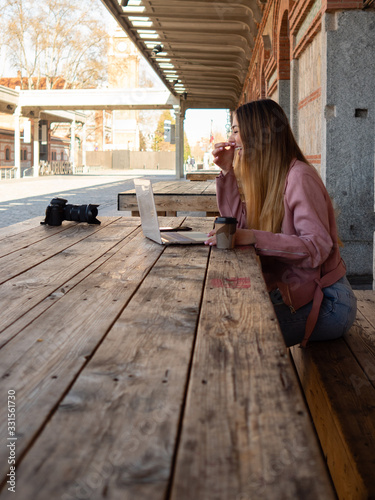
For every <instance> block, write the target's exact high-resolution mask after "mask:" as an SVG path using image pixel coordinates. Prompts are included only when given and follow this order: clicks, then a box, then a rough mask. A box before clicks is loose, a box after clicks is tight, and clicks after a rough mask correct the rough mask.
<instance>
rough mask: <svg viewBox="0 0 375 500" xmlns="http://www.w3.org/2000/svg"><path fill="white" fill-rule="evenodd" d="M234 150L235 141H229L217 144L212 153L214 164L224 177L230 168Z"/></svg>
mask: <svg viewBox="0 0 375 500" xmlns="http://www.w3.org/2000/svg"><path fill="white" fill-rule="evenodd" d="M235 148H236V143H235V141H232V140H229V141H228V142H218V143H217V144H215V148H214V150H213V151H212V155H213V157H214V163H215V165H217V166H218V167H220V168H221V170H222V171H223V174H224V175H226V174H227V173H228V172H229V170H230V169H231V168H232V165H233V158H234V151H235Z"/></svg>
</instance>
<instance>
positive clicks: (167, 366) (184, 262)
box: [17, 219, 212, 500]
mask: <svg viewBox="0 0 375 500" xmlns="http://www.w3.org/2000/svg"><path fill="white" fill-rule="evenodd" d="M197 220H198V219H195V220H194V224H195V225H196V221H197ZM187 223H190V224H191V221H187ZM211 225H212V221H204V225H203V226H202V227H201V228H200V229H201V230H208V228H209V226H211ZM133 241H134V240H133ZM148 245H149V246H151V247H152V248H153V249H154V250H155V249H156V250H157V251H158V252H161V251H163V250H164V253H163V254H162V255H161V257H160V259H159V260H158V261H157V262H156V263H155V265H154V266H153V268H152V270H151V271H150V273H149V274H148V275H147V277H146V278H145V280H144V281H143V283H142V285H141V287H140V288H139V289H138V290H137V292H136V294H135V295H134V296H133V298H132V300H131V301H130V303H129V304H128V306H127V307H126V308H125V310H124V311H123V313H122V314H121V316H120V317H119V318H118V319H117V321H116V322H115V324H114V325H113V328H112V329H111V331H110V332H109V334H108V335H107V336H106V338H105V340H104V341H103V342H102V344H101V345H100V347H99V348H98V349H97V351H96V352H95V354H94V355H93V357H92V359H91V360H90V362H89V363H88V364H87V366H86V367H85V368H84V369H83V371H82V373H81V374H80V376H79V378H78V380H77V381H76V383H75V384H74V385H73V387H72V388H71V390H70V391H69V393H68V394H67V395H66V397H65V399H64V400H63V401H62V402H61V403H60V405H59V407H58V409H57V411H56V413H55V415H54V416H53V417H52V419H51V420H50V422H49V423H48V424H47V426H46V428H45V429H44V431H43V432H42V434H41V435H40V436H39V438H38V440H37V442H36V443H35V444H34V446H33V447H32V449H31V450H30V451H29V453H28V454H27V456H26V457H25V459H24V460H23V461H22V463H21V465H20V466H19V467H18V473H17V474H18V476H17V477H18V480H17V492H18V494H19V495H20V498H30V499H31V498H38V500H44V499H46V500H47V499H48V500H49V499H50V498H64V499H65V500H68V499H70V498H76V497H77V495H78V492H82V491H83V489H84V490H86V492H88V493H87V494H88V495H89V496H88V498H90V499H96V498H103V496H105V497H107V498H110V499H111V500H117V499H118V500H120V499H121V500H126V499H129V500H130V499H131V500H134V499H137V500H140V499H142V498H144V499H151V498H152V499H153V500H159V499H160V500H162V499H164V498H165V496H166V492H167V490H168V484H169V478H170V472H171V466H172V462H173V457H174V447H175V442H176V439H177V434H178V428H179V419H180V412H181V407H182V404H183V400H184V395H185V385H186V379H187V375H188V369H189V363H190V357H191V351H192V345H193V343H194V336H195V329H196V323H197V318H198V314H199V306H200V299H201V293H202V289H203V282H204V278H205V274H206V266H207V259H208V256H209V253H210V248H209V247H206V246H193V247H192V246H176V247H161V246H158V245H157V244H155V243H152V242H149V243H148ZM150 253H151V251H150V250H149V251H148V253H147V255H149V254H150ZM142 254H143V255H141V256H140V259H139V262H143V259H144V258H145V257H146V255H145V254H144V253H143V252H142ZM133 259H135V257H134V255H133ZM112 260H113V259H112ZM116 261H118V259H116ZM137 262H138V259H137ZM115 264H116V263H115V262H113V269H118V266H117V265H115ZM137 265H140V264H137ZM106 267H107V265H106ZM127 267H128V263H127V262H126V261H125V262H123V263H122V268H124V269H127ZM113 278H114V279H116V276H113ZM139 278H140V277H139V276H138V277H137V283H138V281H139ZM129 279H130V278H129ZM111 280H112V276H111ZM102 282H103V280H98V283H102ZM106 284H108V280H107V281H106ZM90 285H91V288H92V286H93V283H92V280H91V281H90ZM85 296H86V297H88V295H87V294H86V295H85ZM100 302H102V301H100ZM60 307H62V305H61V306H60ZM103 310H104V309H103ZM107 315H108V314H106V315H105V316H107ZM108 316H109V315H108ZM111 316H112V317H113V314H112V315H111ZM85 321H89V323H90V324H89V325H87V328H88V329H91V328H92V326H93V325H92V324H91V323H92V322H91V321H90V320H89V319H88V318H85ZM92 335H93V332H92V331H91V332H90V336H92ZM74 336H75V337H76V338H79V332H74ZM81 350H82V349H81ZM85 352H88V349H87V348H86V349H85ZM59 356H60V357H61V356H62V354H61V352H60V354H59ZM70 369H71V368H70ZM51 370H52V366H51ZM65 372H66V370H65ZM50 373H55V372H53V371H50ZM61 377H62V374H61V375H59V379H60V378H61ZM19 382H20V381H19ZM54 383H56V381H55V382H54ZM23 384H24V385H25V382H24V383H23ZM27 389H28V390H27V392H26V388H23V389H22V392H23V397H27V395H28V394H30V393H31V394H32V393H33V389H32V388H31V387H28V388H27ZM19 391H20V389H18V391H17V392H19ZM34 392H35V389H34ZM36 399H37V400H38V401H36V402H35V408H34V400H33V402H32V406H33V413H34V411H35V409H36V407H37V406H36V405H38V406H39V407H40V403H41V401H40V400H41V396H40V395H39V396H38V397H37V398H36ZM44 399H45V398H44ZM20 400H21V396H20ZM30 403H31V402H30ZM22 411H24V408H22ZM19 413H21V410H19ZM33 413H32V414H31V415H30V414H29V419H30V418H31V417H34V414H33ZM35 418H37V416H35ZM32 420H33V421H34V418H32ZM18 425H19V426H21V428H20V432H21V431H23V433H24V434H25V433H26V430H27V431H28V432H27V435H28V434H29V432H30V431H29V430H28V429H24V426H25V423H23V422H20V423H19V424H18ZM23 439H24V438H23ZM93 474H96V477H97V478H98V482H96V483H95V484H94V483H93V482H92V478H93ZM103 491H105V494H104V493H103ZM82 494H83V493H82Z"/></svg>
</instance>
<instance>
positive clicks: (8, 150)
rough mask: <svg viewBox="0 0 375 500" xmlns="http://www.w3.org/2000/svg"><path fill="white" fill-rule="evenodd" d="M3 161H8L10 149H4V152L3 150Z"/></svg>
mask: <svg viewBox="0 0 375 500" xmlns="http://www.w3.org/2000/svg"><path fill="white" fill-rule="evenodd" d="M5 159H6V161H9V160H10V149H9V148H6V150H5Z"/></svg>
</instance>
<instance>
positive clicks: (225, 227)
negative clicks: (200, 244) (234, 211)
mask: <svg viewBox="0 0 375 500" xmlns="http://www.w3.org/2000/svg"><path fill="white" fill-rule="evenodd" d="M236 228H237V219H236V218H235V217H217V218H216V220H215V229H216V247H217V248H222V249H225V248H234V235H235V233H236Z"/></svg>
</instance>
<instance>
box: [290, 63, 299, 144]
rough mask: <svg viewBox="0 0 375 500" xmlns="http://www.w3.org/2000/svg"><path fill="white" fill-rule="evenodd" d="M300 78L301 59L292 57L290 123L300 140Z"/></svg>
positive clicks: (295, 135)
mask: <svg viewBox="0 0 375 500" xmlns="http://www.w3.org/2000/svg"><path fill="white" fill-rule="evenodd" d="M298 78H299V61H298V59H292V61H291V62H290V125H291V127H292V130H293V134H294V137H295V138H296V140H297V142H298V102H299V92H298Z"/></svg>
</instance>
